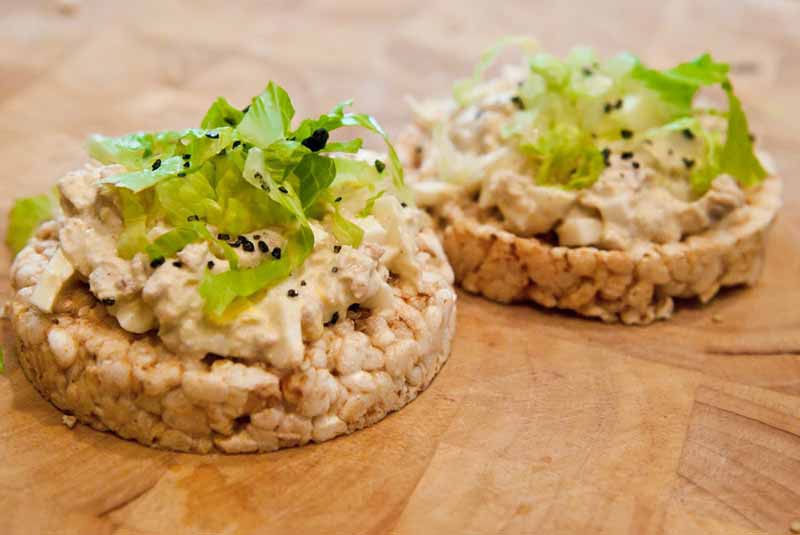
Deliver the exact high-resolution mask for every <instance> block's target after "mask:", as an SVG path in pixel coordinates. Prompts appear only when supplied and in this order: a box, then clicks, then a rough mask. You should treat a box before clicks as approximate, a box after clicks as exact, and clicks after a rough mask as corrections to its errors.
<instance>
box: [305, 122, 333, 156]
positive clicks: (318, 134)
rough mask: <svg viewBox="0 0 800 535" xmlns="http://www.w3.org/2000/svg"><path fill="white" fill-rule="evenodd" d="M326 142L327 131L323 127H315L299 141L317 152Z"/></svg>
mask: <svg viewBox="0 0 800 535" xmlns="http://www.w3.org/2000/svg"><path fill="white" fill-rule="evenodd" d="M327 143H328V131H327V130H326V129H324V128H317V129H316V130H314V132H313V133H312V134H311V135H310V136H308V137H307V138H305V139H304V140H303V141H301V144H302V145H303V146H304V147H306V148H307V149H308V150H310V151H311V152H319V151H321V150H322V149H324V148H325V145H326V144H327Z"/></svg>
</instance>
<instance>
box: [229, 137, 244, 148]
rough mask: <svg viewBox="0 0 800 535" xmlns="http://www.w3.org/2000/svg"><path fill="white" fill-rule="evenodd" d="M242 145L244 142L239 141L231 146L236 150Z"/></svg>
mask: <svg viewBox="0 0 800 535" xmlns="http://www.w3.org/2000/svg"><path fill="white" fill-rule="evenodd" d="M241 144H242V142H241V141H239V140H238V139H237V140H236V141H234V142H233V145H231V148H232V149H235V148H236V147H238V146H239V145H241Z"/></svg>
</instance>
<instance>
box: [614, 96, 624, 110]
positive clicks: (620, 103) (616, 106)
mask: <svg viewBox="0 0 800 535" xmlns="http://www.w3.org/2000/svg"><path fill="white" fill-rule="evenodd" d="M621 108H622V99H617V101H616V102H615V103H614V109H615V110H619V109H621Z"/></svg>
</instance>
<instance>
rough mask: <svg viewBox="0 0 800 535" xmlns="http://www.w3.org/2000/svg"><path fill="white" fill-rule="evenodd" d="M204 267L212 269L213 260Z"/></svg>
mask: <svg viewBox="0 0 800 535" xmlns="http://www.w3.org/2000/svg"><path fill="white" fill-rule="evenodd" d="M206 265H207V266H208V269H214V261H213V260H209V261H208V264H206Z"/></svg>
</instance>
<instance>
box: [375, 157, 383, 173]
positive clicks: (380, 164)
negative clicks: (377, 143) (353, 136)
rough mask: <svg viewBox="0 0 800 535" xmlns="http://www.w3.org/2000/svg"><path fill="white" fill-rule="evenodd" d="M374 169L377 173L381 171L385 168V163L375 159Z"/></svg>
mask: <svg viewBox="0 0 800 535" xmlns="http://www.w3.org/2000/svg"><path fill="white" fill-rule="evenodd" d="M375 169H377V170H378V172H379V173H383V170H384V169H386V164H385V163H383V162H382V161H380V160H375Z"/></svg>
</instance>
